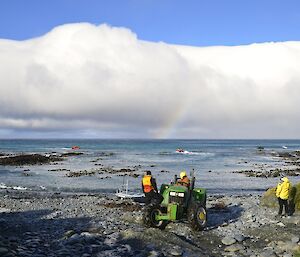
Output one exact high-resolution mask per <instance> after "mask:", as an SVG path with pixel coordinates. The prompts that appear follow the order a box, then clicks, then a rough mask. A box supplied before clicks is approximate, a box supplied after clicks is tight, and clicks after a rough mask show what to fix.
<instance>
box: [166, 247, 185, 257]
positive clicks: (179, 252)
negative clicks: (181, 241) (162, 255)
mask: <svg viewBox="0 0 300 257" xmlns="http://www.w3.org/2000/svg"><path fill="white" fill-rule="evenodd" d="M168 253H169V254H170V255H171V256H182V254H183V250H182V249H181V248H180V247H174V248H172V249H170V250H169V251H168Z"/></svg>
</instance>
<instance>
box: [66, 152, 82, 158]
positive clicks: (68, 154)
mask: <svg viewBox="0 0 300 257" xmlns="http://www.w3.org/2000/svg"><path fill="white" fill-rule="evenodd" d="M78 155H83V153H82V152H69V153H63V154H61V157H68V156H78Z"/></svg>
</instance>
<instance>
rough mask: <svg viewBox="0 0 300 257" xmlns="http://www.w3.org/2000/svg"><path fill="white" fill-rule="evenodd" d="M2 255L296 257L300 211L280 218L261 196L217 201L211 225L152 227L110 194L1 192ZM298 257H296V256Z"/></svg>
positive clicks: (138, 208) (130, 204)
mask: <svg viewBox="0 0 300 257" xmlns="http://www.w3.org/2000/svg"><path fill="white" fill-rule="evenodd" d="M0 199H1V201H0V226H1V230H0V231H1V232H0V256H3V257H12V256H23V257H27V256H28V257H29V256H35V257H46V256H53V257H54V256H82V257H90V256H141V257H142V256H145V257H146V256H207V257H208V256H211V257H212V256H251V257H254V256H256V257H258V256H259V257H271V256H285V257H288V256H293V253H294V252H295V251H297V250H298V249H299V246H300V243H299V225H300V224H299V223H300V216H299V213H295V214H294V215H293V216H291V217H282V218H277V217H275V216H276V213H277V209H270V208H266V207H262V206H260V196H254V195H244V196H222V195H218V196H210V197H209V198H208V202H207V211H208V226H207V228H206V229H205V230H204V231H201V232H194V231H193V230H191V229H190V227H189V224H187V223H186V222H185V221H181V222H176V223H169V224H168V225H167V227H166V228H165V230H159V229H155V228H146V227H145V226H144V224H143V222H142V220H143V218H142V217H143V208H144V205H143V204H141V203H136V202H134V201H132V200H124V199H123V200H122V199H119V198H117V197H115V196H114V195H105V194H94V195H92V194H63V193H61V194H59V193H55V194H49V193H45V192H21V191H15V190H1V192H0ZM294 256H295V255H294Z"/></svg>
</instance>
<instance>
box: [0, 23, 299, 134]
mask: <svg viewBox="0 0 300 257" xmlns="http://www.w3.org/2000/svg"><path fill="white" fill-rule="evenodd" d="M299 100H300V42H282V43H264V44H252V45H247V46H235V47H223V46H219V47H189V46H177V45H169V44H165V43H152V42H146V41H141V40H139V39H137V36H136V35H135V34H134V33H133V32H131V31H130V30H128V29H125V28H114V27H110V26H108V25H100V26H94V25H91V24H88V23H80V24H69V25H63V26H59V27H57V28H55V29H53V30H52V31H50V32H49V33H47V34H46V35H44V36H42V37H40V38H35V39H30V40H26V41H11V40H1V39H0V136H2V137H5V136H11V137H13V136H16V137H17V136H18V135H22V136H26V135H31V136H34V135H44V136H46V137H47V136H49V135H51V136H55V137H59V136H60V135H64V136H66V135H69V136H74V135H75V136H76V135H79V136H84V137H171V138H172V137H179V138H300V116H299V114H300V108H299V107H298V105H299V102H300V101H299Z"/></svg>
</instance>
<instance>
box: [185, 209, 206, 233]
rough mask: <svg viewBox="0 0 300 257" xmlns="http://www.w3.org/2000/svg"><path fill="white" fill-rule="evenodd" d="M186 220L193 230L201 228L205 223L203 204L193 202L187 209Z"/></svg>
mask: <svg viewBox="0 0 300 257" xmlns="http://www.w3.org/2000/svg"><path fill="white" fill-rule="evenodd" d="M188 221H189V223H190V225H191V227H192V229H193V230H196V231H199V230H203V229H204V228H205V227H206V224H207V213H206V208H205V206H204V205H203V204H193V206H192V207H191V208H190V209H189V211H188Z"/></svg>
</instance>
